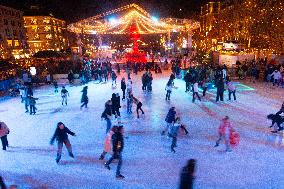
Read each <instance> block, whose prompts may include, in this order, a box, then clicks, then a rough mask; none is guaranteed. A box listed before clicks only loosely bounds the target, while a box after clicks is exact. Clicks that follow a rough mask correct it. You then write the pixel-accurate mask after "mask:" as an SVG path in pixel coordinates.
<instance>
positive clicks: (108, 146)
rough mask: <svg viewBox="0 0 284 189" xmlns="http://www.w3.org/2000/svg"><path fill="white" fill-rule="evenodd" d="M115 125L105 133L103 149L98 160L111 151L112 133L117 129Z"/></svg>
mask: <svg viewBox="0 0 284 189" xmlns="http://www.w3.org/2000/svg"><path fill="white" fill-rule="evenodd" d="M117 128H118V127H117V126H113V127H112V128H111V129H110V130H109V132H108V133H107V135H106V138H105V146H104V150H103V152H102V154H101V156H100V158H99V160H103V159H104V158H105V155H106V154H107V153H112V138H111V137H112V135H113V134H114V133H115V132H116V131H117Z"/></svg>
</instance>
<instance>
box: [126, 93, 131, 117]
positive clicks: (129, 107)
mask: <svg viewBox="0 0 284 189" xmlns="http://www.w3.org/2000/svg"><path fill="white" fill-rule="evenodd" d="M126 100H127V113H128V114H132V103H133V94H132V93H131V92H127V96H126Z"/></svg>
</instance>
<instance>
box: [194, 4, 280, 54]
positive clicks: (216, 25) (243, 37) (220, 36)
mask: <svg viewBox="0 0 284 189" xmlns="http://www.w3.org/2000/svg"><path fill="white" fill-rule="evenodd" d="M223 5H224V6H223V8H221V10H219V13H218V15H216V14H215V15H213V17H212V18H211V19H208V18H207V20H210V25H208V26H207V28H206V27H203V24H202V27H201V29H202V28H204V30H203V31H201V32H200V33H196V34H197V36H198V37H199V39H200V43H199V44H198V46H199V47H200V48H202V49H206V50H209V49H211V48H215V47H216V45H217V41H219V42H220V41H222V42H225V41H236V42H238V43H240V44H244V45H245V46H246V49H251V50H252V49H255V50H257V51H259V50H262V49H269V51H270V52H273V53H284V3H283V0H265V1H263V0H239V1H231V2H230V3H229V4H223ZM208 12H209V13H208ZM206 14H207V15H209V14H210V11H207V12H205V15H206ZM203 17H204V16H203V15H201V18H203ZM206 29H207V30H206Z"/></svg>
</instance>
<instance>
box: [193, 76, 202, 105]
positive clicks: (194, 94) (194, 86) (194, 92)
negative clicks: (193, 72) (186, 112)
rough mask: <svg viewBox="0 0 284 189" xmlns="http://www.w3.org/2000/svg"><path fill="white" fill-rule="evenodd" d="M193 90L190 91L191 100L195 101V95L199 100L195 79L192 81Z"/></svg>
mask: <svg viewBox="0 0 284 189" xmlns="http://www.w3.org/2000/svg"><path fill="white" fill-rule="evenodd" d="M193 83H194V84H193V91H192V102H193V103H194V101H195V96H197V98H198V100H199V101H201V99H200V96H199V95H198V83H197V81H194V82H193Z"/></svg>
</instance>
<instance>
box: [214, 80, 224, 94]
mask: <svg viewBox="0 0 284 189" xmlns="http://www.w3.org/2000/svg"><path fill="white" fill-rule="evenodd" d="M216 87H217V91H218V92H224V91H225V86H224V82H223V81H222V80H218V81H217V83H216Z"/></svg>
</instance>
